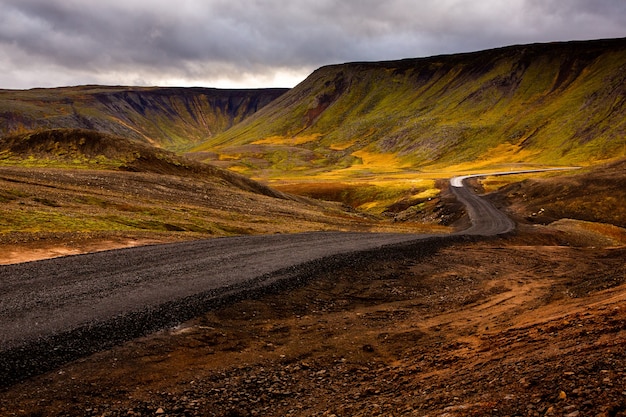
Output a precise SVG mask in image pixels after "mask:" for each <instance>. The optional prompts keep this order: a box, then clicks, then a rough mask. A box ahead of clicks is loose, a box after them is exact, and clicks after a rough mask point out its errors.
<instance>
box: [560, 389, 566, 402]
mask: <svg viewBox="0 0 626 417" xmlns="http://www.w3.org/2000/svg"><path fill="white" fill-rule="evenodd" d="M566 399H567V394H566V393H565V391H561V392H559V400H566Z"/></svg>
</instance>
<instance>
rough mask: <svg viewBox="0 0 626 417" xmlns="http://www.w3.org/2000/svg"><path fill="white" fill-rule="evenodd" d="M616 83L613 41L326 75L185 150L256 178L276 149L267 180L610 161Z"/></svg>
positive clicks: (621, 99) (619, 62)
mask: <svg viewBox="0 0 626 417" xmlns="http://www.w3.org/2000/svg"><path fill="white" fill-rule="evenodd" d="M624 74H626V39H625V38H621V39H609V40H596V41H574V42H559V43H549V44H531V45H517V46H508V47H502V48H496V49H491V50H486V51H478V52H470V53H463V54H454V55H440V56H435V57H426V58H412V59H403V60H399V61H383V62H374V63H367V62H365V63H364V62H354V63H346V64H337V65H330V66H326V67H322V68H320V69H318V70H316V71H314V72H313V73H312V74H311V75H310V76H309V77H308V78H307V79H306V80H305V81H303V82H302V83H301V84H299V85H298V86H296V87H294V88H293V89H291V90H290V91H288V92H287V93H286V94H284V95H283V96H281V97H280V98H279V99H277V100H275V101H273V102H272V103H271V104H270V105H268V106H267V107H265V108H263V109H262V110H261V111H259V112H258V113H256V114H255V115H253V116H252V117H250V118H248V119H246V120H245V121H243V122H242V123H240V124H237V125H235V126H234V127H233V128H231V129H229V130H227V131H224V132H222V133H221V134H219V135H216V136H215V137H213V138H211V139H209V140H207V142H205V143H204V144H202V145H200V146H198V147H196V148H195V150H197V151H203V150H204V151H206V150H208V149H211V150H213V151H217V153H218V154H219V155H220V156H219V158H218V159H221V160H224V159H227V157H228V156H229V155H231V159H232V160H233V167H235V168H239V169H241V170H242V171H244V172H247V173H249V174H250V175H258V176H260V177H262V176H264V175H266V174H264V173H263V171H264V170H265V171H267V169H268V167H267V164H266V166H262V165H255V161H260V160H261V161H262V160H265V161H267V160H274V161H276V160H277V159H280V156H279V157H277V153H279V152H278V150H277V149H280V148H281V146H282V147H283V148H284V150H285V152H283V153H284V154H285V153H286V155H284V158H287V159H291V161H290V162H286V160H285V159H284V160H283V161H280V163H277V162H272V164H270V165H271V166H270V168H269V169H270V170H271V171H273V172H274V173H276V172H279V171H281V168H280V167H279V168H278V169H277V168H276V166H277V165H281V163H282V165H285V166H288V165H290V166H294V167H298V168H301V169H303V170H304V171H308V172H309V173H310V172H323V171H328V170H338V169H344V168H346V167H352V168H356V165H368V161H367V159H368V157H370V159H371V156H372V155H373V154H374V155H380V154H384V155H388V156H389V160H390V161H391V162H392V163H393V164H394V165H395V166H394V169H395V170H402V169H404V168H409V169H420V168H422V167H424V166H433V165H439V166H442V165H444V164H445V165H455V164H463V163H467V162H472V161H477V160H483V161H484V160H494V159H497V158H496V156H500V159H502V160H503V161H504V162H508V163H520V162H533V163H542V164H546V163H553V164H554V163H557V164H558V163H563V164H570V163H581V162H586V161H587V162H588V161H589V160H590V159H593V160H604V159H610V158H611V157H613V156H619V155H620V154H617V155H615V154H616V153H617V151H618V150H622V148H623V144H622V142H621V140H622V138H623V134H622V133H621V132H623V131H624V129H625V124H624V119H625V116H626V105H625V103H626V98H625V97H626V91H625V88H624V85H626V82H625V81H626V79H625V76H624ZM307 138H308V139H307ZM495 154H498V155H495ZM502 154H505V157H502ZM388 165H389V164H388Z"/></svg>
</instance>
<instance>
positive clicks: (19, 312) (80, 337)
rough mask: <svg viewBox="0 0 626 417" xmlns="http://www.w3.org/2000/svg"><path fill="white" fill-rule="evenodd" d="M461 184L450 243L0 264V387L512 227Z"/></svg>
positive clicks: (324, 235) (184, 250)
mask: <svg viewBox="0 0 626 417" xmlns="http://www.w3.org/2000/svg"><path fill="white" fill-rule="evenodd" d="M520 172H522V171H517V173H520ZM524 172H531V171H524ZM533 172H535V171H533ZM498 174H499V175H501V174H502V173H498ZM479 175H480V176H483V175H493V174H479ZM469 177H470V176H463V177H456V178H453V179H452V181H451V184H452V191H453V192H454V194H455V195H456V196H457V198H458V199H459V200H461V201H462V202H463V203H464V204H465V205H466V206H467V212H468V214H469V217H470V219H471V221H472V226H471V227H470V228H469V229H467V230H464V231H461V232H457V233H454V234H452V235H410V234H379V233H344V232H318V233H303V234H294V235H271V236H240V237H231V238H220V239H209V240H203V241H195V242H185V243H175V244H166V245H154V246H143V247H136V248H127V249H119V250H112V251H106V252H98V253H92V254H86V255H76V256H68V257H63V258H55V259H48V260H43V261H37V262H28V263H23V264H16V265H2V266H0V386H3V385H4V386H6V385H9V384H12V383H14V382H15V381H18V380H20V379H23V378H26V377H28V376H29V375H32V374H36V373H40V372H44V371H46V370H49V369H53V368H54V367H55V366H58V365H59V364H61V363H64V362H67V361H70V360H72V359H76V358H77V357H80V356H83V355H86V354H89V353H91V352H94V351H96V350H99V349H103V348H106V347H108V346H111V345H113V344H115V343H119V342H121V341H124V340H129V339H131V338H134V337H137V336H140V335H144V334H148V333H150V332H152V331H155V330H158V329H162V328H164V327H167V326H172V325H174V324H176V323H180V322H182V321H184V320H188V319H190V318H192V317H196V316H198V315H200V314H202V313H204V312H206V311H208V310H210V309H211V308H214V307H215V306H218V305H220V304H223V303H227V302H232V301H233V300H236V299H239V298H241V297H249V296H253V295H255V294H256V293H258V292H259V291H267V289H268V288H280V289H283V290H284V289H285V288H289V287H291V286H293V285H297V283H298V282H303V281H306V280H307V279H309V278H311V277H314V276H315V275H316V274H317V275H319V274H320V273H323V272H331V271H332V270H333V269H334V268H338V267H343V266H351V265H354V264H357V263H359V262H369V261H373V260H376V259H380V258H388V257H390V256H395V255H396V254H400V253H404V254H408V256H411V257H417V256H419V255H420V254H424V253H428V252H429V251H432V250H433V249H435V248H437V247H438V246H440V245H442V244H447V243H448V242H451V241H454V240H455V239H458V238H459V236H465V235H472V236H479V235H497V234H502V233H507V232H509V231H511V230H513V228H514V226H515V225H514V223H513V221H512V220H511V219H509V218H508V217H507V216H506V215H505V214H504V213H502V212H500V211H498V210H497V209H496V208H495V207H493V205H491V204H490V203H489V202H488V201H487V200H484V199H482V198H481V197H478V196H477V195H475V194H474V193H472V192H471V191H470V190H468V189H467V188H465V187H464V186H463V180H464V179H467V178H469Z"/></svg>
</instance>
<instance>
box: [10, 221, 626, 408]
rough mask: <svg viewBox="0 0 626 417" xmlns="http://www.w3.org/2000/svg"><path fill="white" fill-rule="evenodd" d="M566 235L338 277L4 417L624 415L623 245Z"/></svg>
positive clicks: (527, 233) (82, 364)
mask: <svg viewBox="0 0 626 417" xmlns="http://www.w3.org/2000/svg"><path fill="white" fill-rule="evenodd" d="M564 236H565V235H564V234H563V233H561V232H559V231H558V230H551V229H550V228H546V227H543V226H521V227H520V229H519V230H518V232H517V233H516V234H515V235H514V236H510V237H507V238H502V239H495V240H489V241H482V242H466V243H462V244H455V245H451V246H448V247H445V248H442V249H440V250H437V251H436V252H434V253H433V254H432V255H428V256H427V257H423V258H402V259H394V260H380V261H379V262H376V263H373V264H370V265H362V266H358V267H355V268H346V269H342V270H337V271H335V272H333V273H332V274H328V275H325V276H320V277H318V278H317V279H316V280H314V281H312V282H309V283H307V284H306V285H304V286H302V287H301V288H298V289H296V290H294V291H292V292H289V293H283V294H270V295H266V296H265V297H264V298H261V299H257V300H248V301H242V302H240V303H238V304H235V305H232V306H230V307H228V308H222V309H219V310H215V311H213V312H211V313H209V314H207V315H206V316H203V317H199V318H197V319H195V320H193V321H191V322H188V323H183V324H181V325H180V326H179V327H176V328H173V329H168V330H165V331H162V332H160V333H158V334H154V335H151V336H149V337H146V338H143V339H140V340H135V341H131V342H128V343H126V344H124V345H122V346H119V347H117V348H115V349H112V350H109V351H104V352H101V353H98V354H95V355H93V356H90V357H86V358H83V359H81V360H79V361H76V362H73V363H69V364H67V365H65V366H63V367H61V368H59V369H57V370H55V371H54V372H51V373H49V374H46V375H42V376H39V377H36V378H33V379H30V380H27V381H25V382H23V383H21V384H19V385H16V386H13V387H12V388H10V389H7V390H5V391H3V392H1V393H0V415H2V416H151V415H164V416H167V415H171V416H288V415H294V416H333V415H334V416H372V415H384V416H400V415H416V416H427V415H428V416H470V415H472V416H473V415H498V416H500V415H502V416H504V415H510V416H514V415H519V416H521V415H529V416H544V415H554V416H561V415H564V416H570V417H575V416H588V415H591V416H620V415H626V350H625V349H624V348H625V347H626V303H625V301H626V262H625V260H626V247H624V246H613V247H584V246H583V245H580V246H578V247H574V246H571V245H568V244H567V241H565V240H564V239H565V237H567V236H565V237H564ZM577 242H578V241H577Z"/></svg>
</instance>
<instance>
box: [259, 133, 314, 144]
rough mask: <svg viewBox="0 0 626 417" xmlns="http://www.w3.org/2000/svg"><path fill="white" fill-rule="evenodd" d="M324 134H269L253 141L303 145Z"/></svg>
mask: <svg viewBox="0 0 626 417" xmlns="http://www.w3.org/2000/svg"><path fill="white" fill-rule="evenodd" d="M321 136H322V135H320V134H319V133H315V134H312V135H303V136H269V137H266V138H263V139H259V140H256V141H254V142H252V144H253V145H292V146H293V145H302V144H304V143H309V142H315V141H318V140H319V139H320V137H321Z"/></svg>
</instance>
